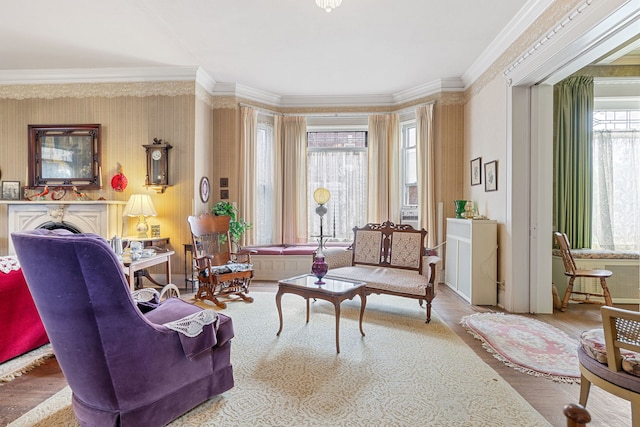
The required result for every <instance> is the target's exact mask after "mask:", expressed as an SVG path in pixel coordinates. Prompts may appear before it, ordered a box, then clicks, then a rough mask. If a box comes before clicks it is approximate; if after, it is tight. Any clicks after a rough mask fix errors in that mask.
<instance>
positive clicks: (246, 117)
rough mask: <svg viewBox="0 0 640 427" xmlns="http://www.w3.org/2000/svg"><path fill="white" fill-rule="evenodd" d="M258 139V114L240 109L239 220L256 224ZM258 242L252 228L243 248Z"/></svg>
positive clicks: (245, 235) (247, 234) (242, 243)
mask: <svg viewBox="0 0 640 427" xmlns="http://www.w3.org/2000/svg"><path fill="white" fill-rule="evenodd" d="M257 138H258V112H257V111H256V110H254V109H253V108H250V107H245V106H241V107H240V175H241V176H242V180H241V181H240V182H242V185H241V186H240V188H239V189H238V194H239V197H240V206H238V218H239V219H240V218H242V219H244V220H245V221H247V222H248V223H249V224H255V223H256V222H257V221H256V218H257V217H256V209H258V207H257V206H256V202H255V193H256V191H255V188H256V185H255V184H256V174H255V170H256V148H257V143H258V142H257ZM255 240H256V230H255V227H251V228H250V229H249V230H247V232H246V233H245V234H244V236H243V237H242V241H241V242H240V245H241V246H247V245H253V244H254V242H255Z"/></svg>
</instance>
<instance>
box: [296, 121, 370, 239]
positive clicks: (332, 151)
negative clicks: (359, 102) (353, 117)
mask: <svg viewBox="0 0 640 427" xmlns="http://www.w3.org/2000/svg"><path fill="white" fill-rule="evenodd" d="M308 138H309V139H308V141H309V150H308V154H307V186H308V187H307V194H308V195H309V196H308V198H307V200H308V201H309V205H308V212H309V218H308V224H309V229H308V235H309V241H314V242H315V241H316V239H317V238H316V237H313V236H318V235H319V234H320V216H319V215H318V214H316V212H315V209H316V207H317V204H316V203H315V201H314V200H313V192H314V191H315V190H316V189H317V188H319V187H325V188H327V189H328V190H329V192H330V193H331V198H330V199H329V202H327V204H326V208H327V213H326V214H325V215H324V216H323V218H322V234H323V235H324V236H328V237H329V240H334V241H351V240H353V227H356V226H363V225H364V224H365V222H366V218H367V204H366V202H367V151H366V148H364V147H366V141H367V133H366V132H309V134H308ZM312 147H313V148H312ZM319 147H323V148H319Z"/></svg>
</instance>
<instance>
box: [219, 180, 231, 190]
mask: <svg viewBox="0 0 640 427" xmlns="http://www.w3.org/2000/svg"><path fill="white" fill-rule="evenodd" d="M228 186H229V178H220V187H221V188H227V187H228Z"/></svg>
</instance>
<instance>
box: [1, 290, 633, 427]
mask: <svg viewBox="0 0 640 427" xmlns="http://www.w3.org/2000/svg"><path fill="white" fill-rule="evenodd" d="M252 288H253V289H256V290H258V289H259V290H261V291H273V292H274V293H275V290H276V288H277V286H276V284H274V283H271V282H258V283H256V282H254V283H253V284H252ZM189 295H190V294H183V298H185V299H187V298H188V297H189ZM371 298H375V296H372V297H371ZM621 307H624V308H629V309H632V310H637V309H638V306H621ZM434 311H435V312H436V313H437V314H438V316H440V317H441V318H442V319H443V320H444V321H445V322H446V323H447V324H448V325H449V326H450V327H451V328H452V329H453V330H454V331H455V332H456V333H457V334H458V335H459V336H460V337H461V338H462V339H463V340H464V342H465V343H467V345H469V346H470V347H471V348H472V349H473V350H474V351H475V352H476V353H477V354H478V355H479V356H480V357H481V358H482V359H483V360H484V361H485V362H486V363H487V364H489V365H490V366H491V367H492V368H493V369H494V370H496V372H498V373H499V374H500V375H501V376H502V377H503V378H504V379H505V380H506V381H507V382H508V383H509V384H511V386H512V387H513V388H514V389H515V390H516V391H517V392H518V393H520V395H521V396H523V397H524V398H525V399H526V400H527V401H528V402H529V403H530V404H531V405H532V406H533V407H534V408H535V409H536V410H537V411H538V412H540V413H541V414H542V415H543V416H544V417H545V418H546V419H547V420H548V421H549V422H550V423H551V424H552V425H554V426H566V425H567V424H566V419H565V417H564V415H563V414H562V408H563V406H564V405H565V404H568V403H577V402H578V396H579V385H577V384H566V383H556V382H553V381H551V380H548V379H545V378H539V377H534V376H532V375H527V374H523V373H520V372H518V371H516V370H514V369H512V368H509V367H507V366H505V365H504V364H503V363H502V362H500V361H498V360H497V359H495V358H494V357H493V356H491V355H490V354H489V353H488V352H487V351H485V350H484V349H483V348H482V346H481V343H480V341H478V340H476V339H474V338H473V337H472V336H471V335H470V334H469V333H467V332H466V330H465V329H464V328H463V327H462V326H460V324H459V322H460V319H461V318H462V317H463V316H465V315H467V314H473V313H475V312H479V311H499V309H498V308H496V307H477V306H471V305H469V304H468V303H467V302H465V301H464V300H463V299H462V298H460V297H459V296H458V295H457V294H456V293H455V292H453V291H451V290H450V289H449V288H448V287H447V286H445V285H440V287H439V290H438V295H437V297H436V299H435V300H434ZM532 317H536V318H537V319H539V320H542V321H545V322H548V323H549V324H551V325H553V326H556V327H557V328H559V329H561V330H562V331H564V332H565V333H567V334H568V335H569V336H571V337H574V338H578V336H579V335H580V333H581V332H582V331H584V330H586V329H592V328H595V327H600V326H601V324H602V323H601V320H600V312H599V306H596V305H577V304H572V305H571V306H570V307H569V310H567V311H566V312H564V313H562V312H555V313H554V314H549V315H536V316H532ZM365 319H366V314H365ZM65 386H66V382H65V379H64V377H63V376H62V373H61V371H60V369H59V367H58V364H57V362H56V360H55V358H50V359H47V361H46V363H45V364H43V365H41V366H39V367H37V368H35V369H34V370H32V371H30V372H28V373H27V374H25V375H23V376H21V377H18V378H17V379H15V380H13V381H11V382H8V383H0V397H1V398H0V425H6V424H7V423H9V422H11V421H13V420H14V419H16V418H18V417H19V416H20V415H22V414H23V413H25V412H27V411H29V410H30V409H32V408H33V407H35V406H36V405H38V404H39V403H41V402H42V401H44V400H45V399H47V398H48V397H50V396H51V395H53V394H55V393H56V392H58V391H59V390H61V389H62V388H63V387H65ZM436 398H437V397H436ZM587 408H588V410H589V412H590V413H591V417H592V422H591V423H589V427H596V426H628V425H631V407H630V404H629V403H628V402H627V401H625V400H622V399H619V398H617V397H615V396H612V395H610V394H608V393H606V392H604V391H602V390H600V389H598V388H597V387H595V386H594V387H592V390H591V394H590V397H589V403H588V405H587ZM504 410H505V411H509V408H508V407H505V408H504Z"/></svg>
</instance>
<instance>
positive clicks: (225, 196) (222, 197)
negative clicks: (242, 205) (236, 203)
mask: <svg viewBox="0 0 640 427" xmlns="http://www.w3.org/2000/svg"><path fill="white" fill-rule="evenodd" d="M228 198H229V190H220V200H227V199H228Z"/></svg>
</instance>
